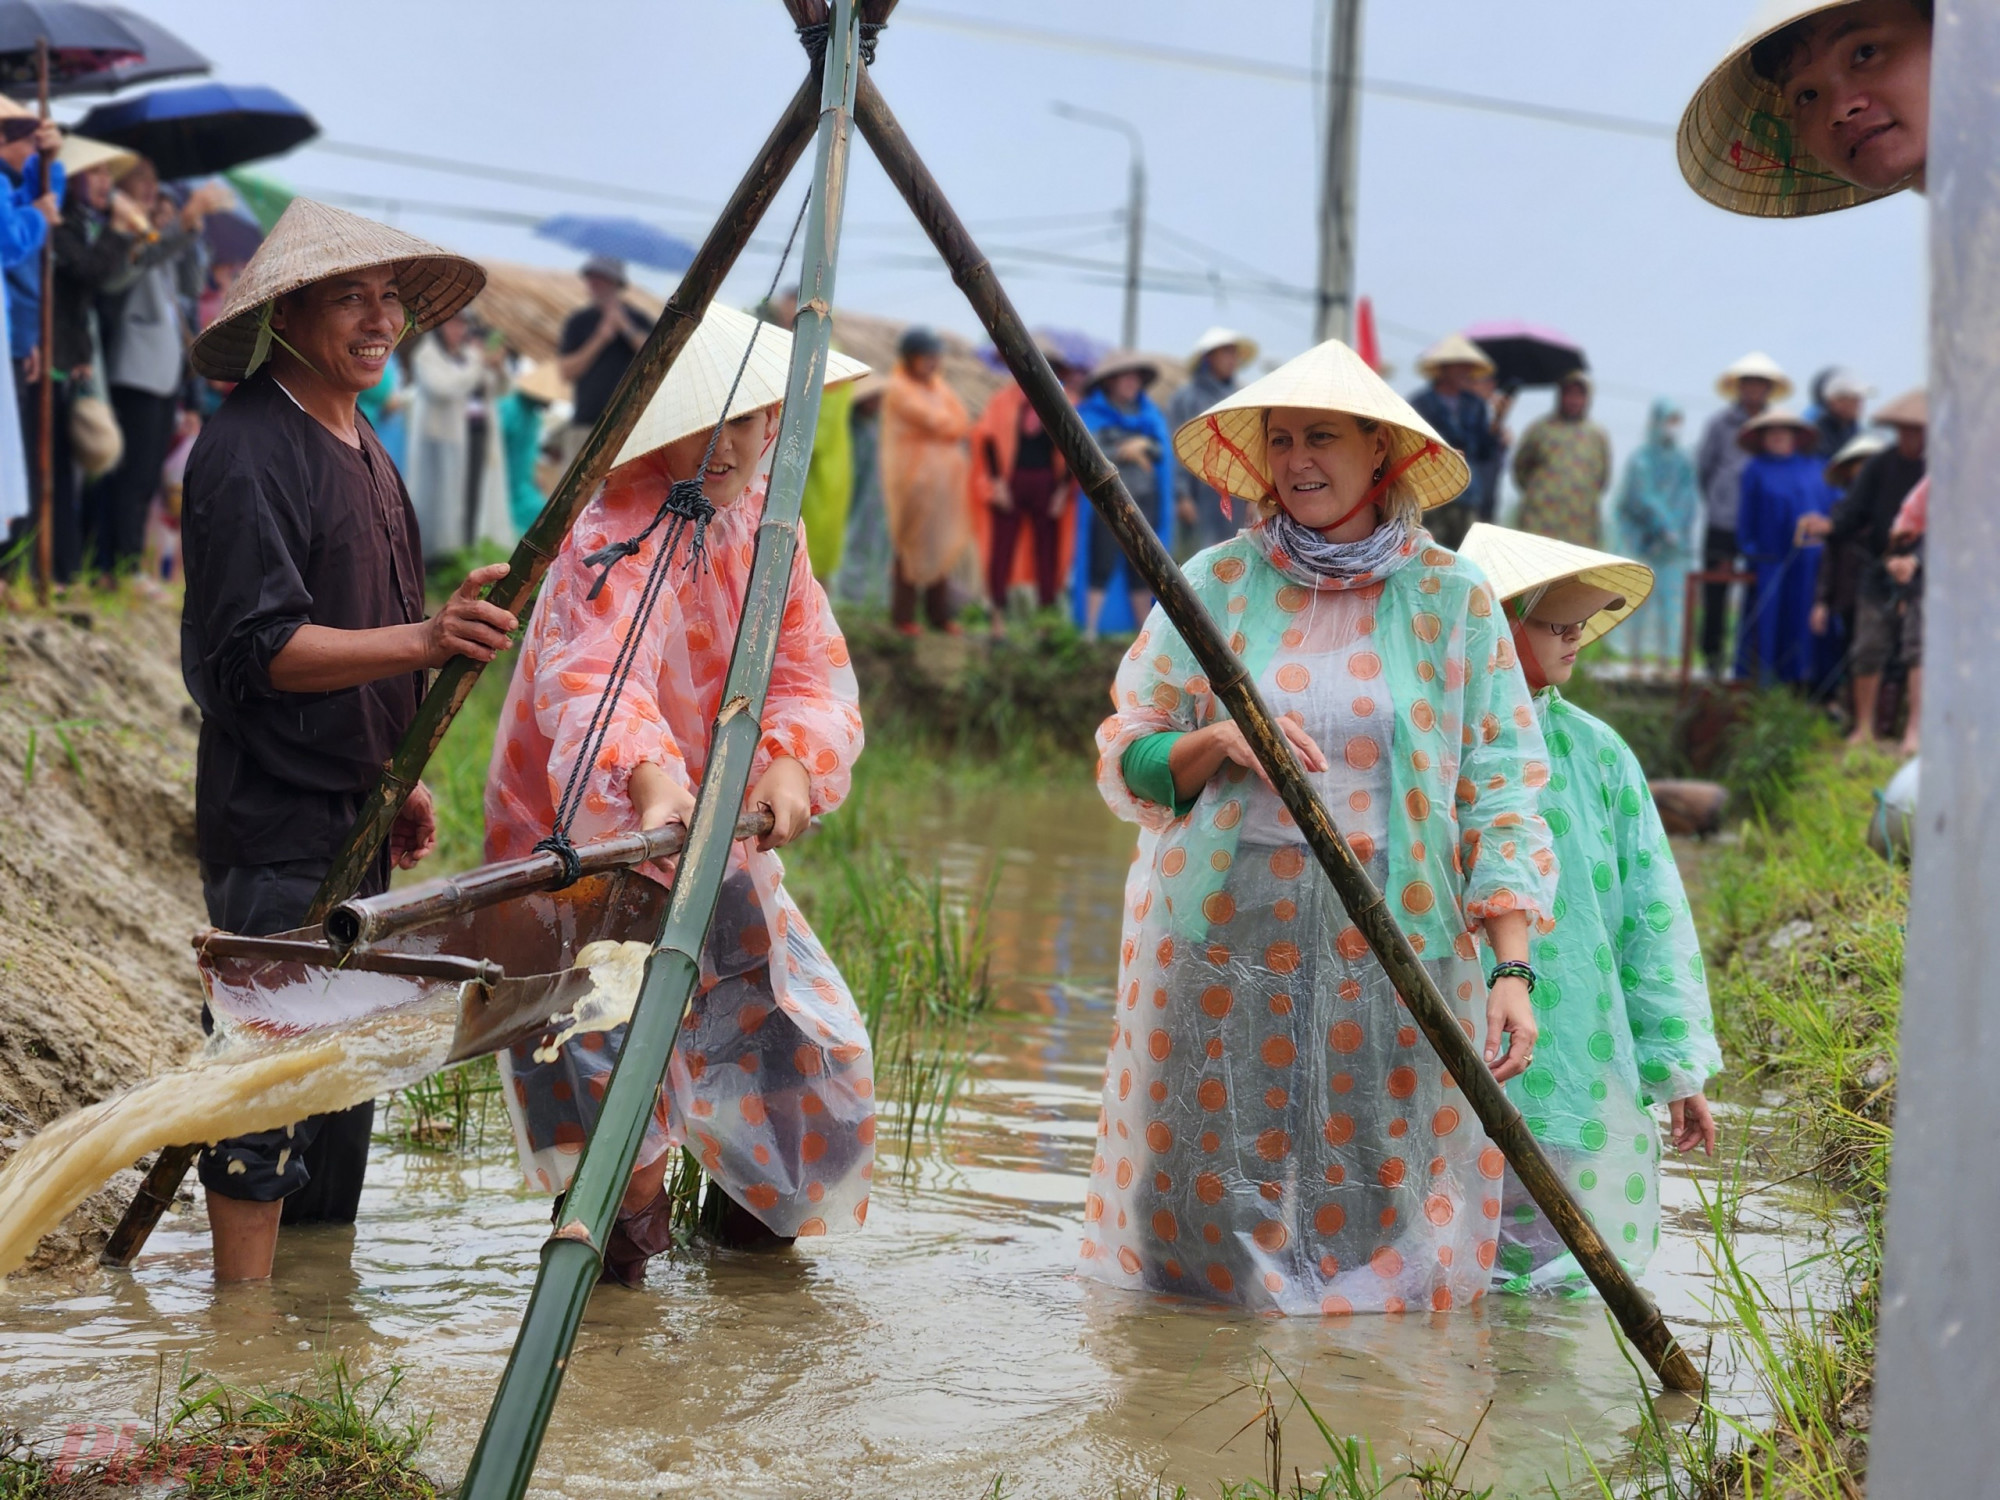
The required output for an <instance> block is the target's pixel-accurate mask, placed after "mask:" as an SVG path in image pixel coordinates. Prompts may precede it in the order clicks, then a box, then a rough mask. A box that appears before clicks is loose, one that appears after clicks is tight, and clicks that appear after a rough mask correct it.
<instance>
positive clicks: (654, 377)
mask: <svg viewBox="0 0 2000 1500" xmlns="http://www.w3.org/2000/svg"><path fill="white" fill-rule="evenodd" d="M818 108H819V99H818V88H817V79H816V77H814V76H808V77H807V79H806V80H805V82H803V83H801V84H800V85H799V89H798V92H797V93H796V94H794V95H793V96H792V101H791V103H790V104H789V105H788V106H786V109H785V113H784V116H783V117H782V118H781V119H780V120H779V121H778V124H777V126H776V128H774V129H773V130H772V132H771V134H770V136H769V137H768V138H766V140H765V142H764V145H763V149H762V150H760V151H759V152H758V153H757V159H756V161H754V162H753V163H751V166H750V170H749V171H748V172H746V173H744V175H743V178H742V180H741V181H740V182H738V183H737V185H736V191H735V192H734V193H732V194H731V195H730V199H729V202H728V203H727V204H725V205H724V206H723V210H722V216H721V217H720V218H719V219H717V220H716V223H715V227H714V228H713V229H711V230H710V231H709V234H708V238H707V239H706V240H704V241H702V245H701V248H700V249H699V250H697V251H696V252H695V257H694V260H693V262H692V263H690V264H689V266H688V268H687V270H686V272H685V273H684V274H683V275H682V276H681V279H680V285H679V286H677V287H676V288H675V289H674V294H673V296H672V297H670V298H668V299H667V305H666V307H665V308H664V309H663V310H662V311H661V313H660V319H659V321H658V322H657V323H655V324H654V325H653V331H652V332H651V333H650V334H648V335H647V337H646V342H645V344H644V345H642V346H641V347H640V350H639V352H638V354H637V355H635V356H634V357H633V359H632V363H631V364H630V365H629V366H628V367H627V368H626V371H625V375H624V378H623V379H621V380H620V381H619V382H618V389H617V390H616V391H614V392H613V393H612V397H611V403H610V405H608V406H607V407H605V409H604V415H603V416H602V417H600V418H599V419H598V421H597V425H596V426H595V427H593V428H592V429H591V431H590V436H589V437H587V438H586V439H585V440H584V444H583V447H582V448H580V449H579V450H577V455H576V457H575V459H573V460H572V461H571V463H570V466H569V469H568V470H567V472H565V473H564V475H563V477H562V480H561V481H560V482H559V483H558V484H557V485H556V488H555V492H554V493H553V494H551V495H550V496H549V501H548V504H547V505H545V506H543V507H542V513H541V514H540V515H539V516H537V517H536V518H535V520H534V522H533V524H531V525H530V526H529V527H528V529H527V531H525V532H524V533H522V536H521V540H520V542H519V543H518V544H516V546H515V548H514V555H513V557H512V558H511V559H509V561H508V569H507V576H506V577H505V578H503V579H501V580H500V581H499V582H498V583H496V584H494V585H493V587H492V588H491V589H489V590H488V591H487V594H486V597H487V599H488V600H489V601H490V602H492V603H494V604H497V605H499V606H500V607H501V608H502V609H505V610H509V611H512V612H518V611H520V610H521V609H522V608H523V607H524V606H525V605H526V604H527V602H528V600H529V599H530V598H531V597H532V596H533V594H534V591H535V588H536V586H537V585H538V584H539V583H540V582H541V581H542V575H543V574H544V573H545V572H547V571H548V566H549V564H550V563H551V562H552V561H554V559H555V555H556V552H557V551H558V549H560V548H561V546H562V543H563V538H565V537H566V536H568V535H569V529H570V527H571V526H572V525H574V524H575V522H576V517H577V513H578V512H579V511H581V510H582V509H583V507H584V504H585V503H586V502H587V501H588V500H589V499H590V497H591V495H592V494H594V493H595V492H596V490H597V486H598V485H599V484H600V483H601V482H602V481H603V479H604V475H605V473H606V471H608V470H609V469H610V467H611V462H612V460H613V459H614V458H616V457H617V454H618V450H619V449H620V448H622V447H623V446H624V445H625V439H626V438H628V437H630V436H631V435H632V428H633V425H634V424H635V423H637V422H638V420H639V414H640V413H641V412H642V411H644V410H645V408H646V403H647V402H648V401H650V400H652V399H653V393H654V392H655V391H656V390H658V389H659V386H660V382H661V381H662V380H664V379H666V375H667V371H668V370H670V369H672V368H673V363H674V360H675V359H676V358H678V357H679V355H680V352H681V350H682V348H683V347H684V346H685V345H686V344H687V341H688V338H689V336H690V335H691V334H692V333H693V332H694V330H695V327H696V325H698V324H699V323H700V322H701V317H702V314H703V313H705V312H707V311H708V304H709V303H710V302H712V301H713V300H714V299H715V293H716V290H717V288H719V287H720V286H721V285H722V282H723V278H724V277H726V276H727V275H728V274H729V271H730V268H731V267H733V266H734V265H735V264H736V258H737V256H739V255H740V254H742V252H743V247H744V246H745V245H747V244H748V243H749V242H750V236H751V235H753V234H754V233H756V231H757V226H758V224H759V223H761V222H762V220H763V217H764V211H765V210H766V209H767V208H769V207H770V205H771V200H772V199H773V198H774V197H776V196H777V192H778V189H779V188H781V187H782V186H784V182H785V179H786V178H787V177H789V176H790V175H791V171H792V168H793V167H794V166H795V165H796V164H797V162H798V159H799V157H800V156H801V155H803V154H804V152H805V147H806V141H807V139H808V138H809V137H810V135H811V133H812V126H813V121H814V119H815V118H816V117H817V114H818ZM47 306H48V302H47V301H46V299H45V300H44V302H43V307H44V308H45V309H46V308H47ZM42 451H43V453H44V455H46V454H47V452H48V443H47V441H46V440H45V441H44V442H43V444H42ZM42 535H43V537H44V538H46V537H47V535H48V528H47V526H44V527H43V528H42ZM482 670H484V663H482V662H476V661H474V660H473V659H472V658H471V657H469V656H454V657H453V658H452V659H451V660H450V661H448V662H446V663H445V665H444V668H443V670H441V671H440V672H439V673H438V674H437V677H436V679H435V680H434V681H433V682H432V683H431V687H430V691H429V692H427V693H426V694H425V695H424V700H423V702H422V703H420V704H419V705H418V706H417V714H416V717H415V718H414V719H413V720H411V722H410V727H409V728H408V729H407V730H405V731H404V734H403V738H402V741H401V743H399V744H398V745H397V746H396V752H395V754H394V755H393V756H392V757H391V758H390V760H389V763H388V764H387V765H385V766H384V767H383V768H382V777H381V780H379V781H378V782H376V784H375V786H374V787H373V789H371V790H370V792H369V793H368V797H367V800H366V801H365V802H363V803H362V806H361V812H360V814H359V815H358V816H357V817H356V818H355V820H354V826H353V827H352V828H351V829H349V830H348V833H347V838H346V840H345V842H343V843H342V845H341V847H340V851H339V853H337V854H336V855H335V856H334V860H333V865H332V868H331V869H329V870H328V872H327V876H326V879H325V880H324V881H323V882H321V884H320V888H319V891H318V893H317V894H316V895H315V896H314V897H313V903H312V906H311V907H310V908H308V909H307V912H306V918H305V921H306V924H307V925H311V924H313V923H315V922H319V921H322V920H323V919H324V918H325V917H326V914H327V913H328V912H329V911H331V910H332V909H333V908H334V907H336V906H338V905H340V903H341V902H343V901H345V900H347V899H348V897H350V896H352V895H353V894H354V893H355V892H356V891H357V890H359V889H360V888H361V880H362V877H363V876H364V875H365V874H366V873H367V871H368V867H369V866H370V865H371V864H372V863H373V862H374V860H375V855H376V853H377V851H378V850H380V849H381V847H382V842H383V840H384V839H386V838H388V836H389V830H390V829H391V828H392V827H394V826H395V822H396V815H397V814H398V813H400V812H401V811H402V810H403V803H404V802H405V801H406V800H407V799H408V798H409V795H410V792H411V791H412V790H413V789H414V788H415V786H416V784H417V780H418V778H419V777H421V776H422V775H423V771H424V767H425V765H427V764H428V763H429V761H430V758H431V754H432V752H433V751H435V750H436V749H437V747H438V743H439V742H440V741H441V740H443V738H444V734H445V731H446V730H447V729H449V728H450V727H451V722H452V720H453V719H454V718H455V717H456V716H457V714H458V711H459V709H460V708H461V707H462V706H464V703H465V700H466V698H467V697H469V696H470V695H471V693H472V689H473V685H474V684H475V683H477V682H478V681H479V674H480V672H481V671H482ZM200 1149H201V1148H200V1147H198V1146H168V1147H166V1148H165V1149H164V1150H162V1151H161V1152H160V1154H159V1156H158V1157H157V1158H156V1159H155V1160H154V1162H153V1167H152V1170H151V1171H149V1172H148V1173H147V1174H146V1179H145V1181H144V1182H143V1183H141V1184H140V1186H139V1190H138V1192H137V1193H135V1194H134V1195H133V1197H132V1201H131V1203H129V1204H128V1205H126V1208H125V1216H124V1217H123V1218H122V1219H120V1220H119V1221H118V1227H117V1228H116V1229H114V1230H113V1231H112V1233H111V1238H110V1239H108V1240H107V1241H105V1245H104V1249H103V1251H102V1252H101V1253H100V1254H99V1256H98V1263H99V1264H100V1265H106V1266H113V1267H117V1268H120V1269H122V1268H124V1267H127V1266H130V1265H131V1264H132V1262H133V1261H134V1260H135V1259H137V1258H138V1254H139V1252H140V1251H141V1250H143V1249H144V1248H145V1246H146V1241H147V1239H148V1238H150V1237H151V1235H152V1233H153V1228H154V1226H155V1225H157V1224H158V1223H159V1222H160V1218H161V1216H162V1215H163V1214H165V1213H166V1211H167V1209H168V1208H170V1207H171V1206H172V1204H173V1201H174V1194H175V1193H176V1192H178V1191H179V1190H180V1185H181V1180H182V1179H183V1178H184V1177H186V1176H187V1174H188V1169H189V1168H190V1167H192V1166H193V1165H194V1159H195V1154H196V1153H197V1152H198V1151H199V1150H200Z"/></svg>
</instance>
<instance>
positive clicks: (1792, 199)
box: [1678, 0, 1933, 218]
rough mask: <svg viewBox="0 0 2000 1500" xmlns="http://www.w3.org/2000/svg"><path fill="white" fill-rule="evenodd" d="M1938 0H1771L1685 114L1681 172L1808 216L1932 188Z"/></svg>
mask: <svg viewBox="0 0 2000 1500" xmlns="http://www.w3.org/2000/svg"><path fill="white" fill-rule="evenodd" d="M1932 10H1933V4H1932V0H1761V3H1760V4H1759V5H1758V6H1757V9H1756V13H1755V14H1754V16H1753V17H1752V19H1751V21H1750V24H1749V26H1748V27H1747V28H1746V29H1745V31H1744V32H1743V34H1742V36H1741V37H1739V38H1738V39H1737V41H1736V44H1735V45H1734V46H1733V47H1731V48H1730V50H1729V52H1728V53H1727V54H1726V55H1725V56H1724V57H1723V59H1722V61H1721V62H1720V63H1719V64H1717V66H1716V68H1715V71H1714V72H1712V73H1710V74H1709V76H1708V78H1707V79H1706V80H1705V81H1704V82H1703V83H1702V86H1701V88H1700V89H1699V90H1697V91H1696V93H1695V96H1694V98H1693V99H1692V100H1691V101H1689V103H1688V107H1687V110H1686V112H1685V113H1684V114H1683V115H1682V116H1681V124H1680V133H1679V147H1678V154H1679V157H1680V166H1681V175H1682V176H1683V177H1685V178H1686V179H1687V182H1688V185H1689V186H1690V187H1692V188H1693V189H1694V190H1695V191H1696V192H1697V193H1699V194H1701V196H1702V197H1704V198H1706V199H1708V201H1709V202H1711V203H1713V204H1715V205H1717V206H1718V207H1720V208H1726V209H1728V210H1729V211H1730V212H1732V213H1739V214H1750V215H1754V216H1757V217H1760V218H1796V217H1800V216H1803V215H1806V214H1821V213H1828V212H1831V211H1833V210H1835V209H1842V208H1852V207H1854V206H1855V205H1856V204H1860V203H1870V202H1873V201H1874V200H1875V199H1877V198H1884V197H1887V196H1888V195H1890V194H1891V193H1897V192H1901V191H1902V190H1903V189H1904V188H1916V189H1918V190H1919V191H1921V190H1922V188H1923V185H1924V169H1925V164H1926V158H1927V157H1928V154H1929V145H1930V112H1931V111H1930V95H1931V20H1932Z"/></svg>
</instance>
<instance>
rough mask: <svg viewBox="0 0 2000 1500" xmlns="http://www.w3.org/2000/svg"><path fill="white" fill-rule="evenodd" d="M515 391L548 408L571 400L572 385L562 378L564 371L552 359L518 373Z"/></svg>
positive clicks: (527, 367) (537, 362) (524, 367)
mask: <svg viewBox="0 0 2000 1500" xmlns="http://www.w3.org/2000/svg"><path fill="white" fill-rule="evenodd" d="M514 389H515V390H517V391H519V392H520V393H521V394H522V395H524V396H526V397H527V398H528V399H529V400H531V401H540V402H542V403H543V404H544V405H547V406H554V405H555V404H556V403H557V402H558V401H567V400H569V399H570V384H569V382H568V381H567V380H564V379H563V378H562V371H561V370H559V369H557V368H556V362H555V361H554V360H552V359H544V360H538V361H536V362H535V363H534V364H531V365H526V366H523V367H522V368H521V369H520V370H518V371H516V372H515V375H514Z"/></svg>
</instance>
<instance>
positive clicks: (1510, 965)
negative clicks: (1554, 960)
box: [1486, 958, 1535, 995]
mask: <svg viewBox="0 0 2000 1500" xmlns="http://www.w3.org/2000/svg"><path fill="white" fill-rule="evenodd" d="M1503 979H1519V980H1523V981H1525V982H1526V984H1527V986H1528V993H1529V994H1531V995H1532V994H1534V993H1535V966H1534V965H1533V964H1531V963H1527V962H1525V961H1524V960H1522V959H1518V958H1509V959H1503V960H1502V961H1501V962H1499V963H1497V964H1495V965H1494V966H1493V972H1492V973H1491V974H1490V975H1488V976H1487V979H1486V987H1487V988H1488V989H1491V988H1492V987H1493V986H1494V985H1496V984H1498V983H1499V982H1500V981H1501V980H1503Z"/></svg>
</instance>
